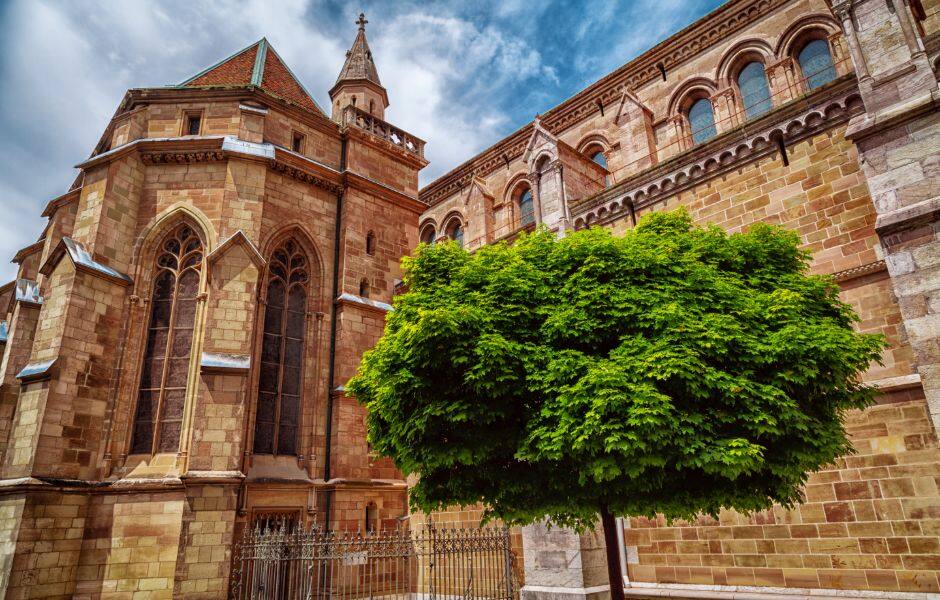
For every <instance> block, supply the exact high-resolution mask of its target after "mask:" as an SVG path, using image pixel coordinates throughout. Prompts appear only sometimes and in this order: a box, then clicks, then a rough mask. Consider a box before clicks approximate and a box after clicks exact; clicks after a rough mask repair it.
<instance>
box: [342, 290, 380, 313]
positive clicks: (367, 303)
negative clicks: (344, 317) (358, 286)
mask: <svg viewBox="0 0 940 600" xmlns="http://www.w3.org/2000/svg"><path fill="white" fill-rule="evenodd" d="M336 304H337V305H344V304H356V305H359V306H362V307H364V308H367V309H369V310H373V311H376V312H380V313H382V314H385V313H387V312H391V311H393V310H395V308H394V307H393V306H392V305H391V304H387V303H385V302H379V301H378V300H372V299H370V298H363V297H362V296H356V295H354V294H350V293H348V292H343V293H342V294H340V295H339V298H337V299H336Z"/></svg>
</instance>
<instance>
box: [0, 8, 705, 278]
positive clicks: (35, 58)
mask: <svg viewBox="0 0 940 600" xmlns="http://www.w3.org/2000/svg"><path fill="white" fill-rule="evenodd" d="M720 3H721V1H720V0H583V1H581V2H572V1H570V0H558V1H550V0H503V1H499V0H455V1H450V2H444V1H434V0H431V1H427V0H424V1H416V0H404V1H397V2H390V1H388V0H385V1H373V0H356V1H332V0H277V1H274V0H245V1H235V0H221V1H215V2H200V1H198V0H166V1H159V2H153V1H152V0H113V1H96V2H91V1H82V0H68V1H66V0H60V1H56V2H53V1H46V0H22V1H17V0H13V1H4V0H0V44H2V54H0V156H2V157H3V160H2V161H0V282H2V281H7V280H9V279H10V278H11V277H13V276H14V275H15V269H14V265H12V264H8V263H7V260H8V257H12V255H13V254H14V253H15V252H16V250H18V249H19V248H22V247H23V246H26V245H28V244H30V243H32V242H34V241H36V239H37V237H38V235H39V234H40V232H41V230H42V226H43V220H42V219H41V218H40V217H39V213H40V211H41V210H42V207H43V206H44V205H45V203H46V202H47V201H48V200H49V199H51V198H53V197H55V196H58V195H60V194H61V193H63V192H65V191H66V190H67V188H68V186H69V184H70V183H71V182H72V180H73V179H74V178H75V176H76V171H75V169H74V168H73V167H72V165H75V164H76V163H78V162H80V161H81V160H82V159H84V158H86V157H87V156H88V155H89V153H90V151H91V149H92V147H93V146H94V144H95V143H96V141H97V140H98V138H99V136H100V135H101V132H102V130H103V129H104V127H105V125H106V124H107V122H108V119H109V118H110V117H111V115H112V114H113V113H114V110H115V108H116V107H117V104H118V103H119V102H120V100H121V97H122V95H123V93H124V91H125V90H126V89H127V88H131V87H147V86H161V85H167V84H173V83H179V82H180V81H183V80H184V79H186V78H188V77H189V76H191V75H193V74H195V73H197V72H199V71H200V70H202V69H203V68H205V67H206V66H208V65H211V64H213V63H215V62H217V61H218V60H220V59H222V58H224V57H225V56H228V55H229V54H231V53H233V52H235V51H237V50H239V49H241V48H243V47H245V46H247V45H249V44H250V43H252V42H254V41H256V40H257V39H259V38H261V37H262V36H266V37H267V38H268V40H269V41H270V42H271V43H272V45H273V46H274V48H276V49H277V51H278V53H279V54H280V55H281V56H282V57H283V58H284V60H285V61H286V62H287V63H288V65H289V66H290V67H291V69H292V70H293V71H294V73H295V74H296V75H297V76H298V77H299V78H300V80H301V81H302V82H303V83H304V85H305V86H306V87H307V89H308V90H309V91H310V92H311V94H313V96H314V98H315V99H316V100H317V102H319V103H320V104H321V105H326V106H328V105H329V98H328V96H327V90H329V88H330V87H331V86H332V84H333V82H334V80H335V77H336V74H337V73H338V72H339V69H340V67H341V66H342V62H343V58H344V56H345V52H346V50H347V49H348V47H349V45H350V44H351V43H352V40H353V38H354V37H355V29H356V28H355V25H354V24H353V21H355V19H356V16H357V15H358V13H359V11H360V10H362V11H365V13H366V15H367V18H368V19H369V25H368V27H367V33H368V36H369V43H370V45H371V47H372V51H373V55H374V56H375V60H376V63H377V65H378V69H379V75H380V77H381V78H382V83H383V84H384V85H385V86H386V87H387V88H388V95H389V99H390V101H391V106H390V108H389V110H388V112H387V113H386V117H387V119H388V120H389V121H391V122H392V123H394V124H396V125H398V126H400V127H402V128H403V129H405V130H407V131H410V132H412V133H414V134H416V135H418V136H420V137H422V138H424V139H425V140H427V141H428V147H427V154H428V157H429V158H430V160H431V164H430V166H428V167H427V168H426V169H425V170H424V171H423V172H422V178H421V181H422V184H424V183H428V182H430V181H431V180H433V179H434V178H435V177H436V176H438V175H440V174H442V173H444V172H446V171H448V170H449V169H451V168H453V167H454V166H456V165H458V164H459V163H460V162H462V161H464V160H466V159H467V158H469V157H471V156H472V155H473V154H474V153H476V152H477V151H479V150H482V149H483V148H485V147H487V146H489V145H491V144H492V143H494V142H495V141H497V140H498V139H499V138H500V137H502V136H503V135H506V134H508V133H510V132H512V131H514V130H515V129H517V128H518V127H520V126H521V125H522V124H524V123H526V122H527V121H529V120H530V119H531V118H532V117H533V116H534V115H535V114H536V113H538V112H544V111H545V110H547V109H549V108H551V107H552V106H554V105H555V104H558V103H559V102H561V101H562V100H564V99H565V98H567V97H568V96H570V95H572V94H573V93H574V92H576V91H578V90H580V89H581V88H583V87H585V86H586V85H588V84H590V83H591V82H593V81H595V80H597V79H598V78H600V77H602V76H603V75H605V74H606V73H608V72H609V71H611V70H613V69H615V68H616V67H618V66H620V65H621V64H623V63H624V62H626V61H627V60H629V59H631V58H633V57H635V56H636V55H638V54H640V53H641V52H643V51H644V50H646V49H647V48H649V47H651V46H652V45H654V44H655V43H657V42H658V41H660V40H662V39H663V38H664V37H666V36H668V35H669V34H671V33H673V32H675V31H677V30H679V29H680V28H682V27H684V26H685V25H687V24H689V23H691V22H692V21H694V20H695V19H697V18H699V17H700V16H702V15H704V14H705V13H707V12H708V11H710V10H712V9H713V8H715V7H716V6H718V5H719V4H720Z"/></svg>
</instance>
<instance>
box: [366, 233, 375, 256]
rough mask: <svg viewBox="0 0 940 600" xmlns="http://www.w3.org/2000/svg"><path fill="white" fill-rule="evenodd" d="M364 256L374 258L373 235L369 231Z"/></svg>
mask: <svg viewBox="0 0 940 600" xmlns="http://www.w3.org/2000/svg"><path fill="white" fill-rule="evenodd" d="M366 254H368V255H369V256H375V234H374V233H373V232H371V231H370V232H369V233H368V235H366Z"/></svg>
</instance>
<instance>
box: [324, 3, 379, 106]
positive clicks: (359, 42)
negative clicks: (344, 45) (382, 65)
mask: <svg viewBox="0 0 940 600" xmlns="http://www.w3.org/2000/svg"><path fill="white" fill-rule="evenodd" d="M366 23H368V21H366V20H365V15H362V14H360V15H359V21H358V25H359V33H357V34H356V40H355V41H354V42H353V45H352V48H350V49H349V52H347V53H346V62H345V63H344V64H343V68H342V70H341V71H340V72H339V77H337V78H336V84H334V85H333V88H334V89H335V88H336V86H337V85H339V84H340V82H342V81H347V80H363V79H364V80H366V81H371V82H372V83H374V84H375V85H377V86H380V87H381V85H382V82H381V81H379V71H378V69H376V68H375V62H374V61H373V60H372V51H371V50H369V42H368V41H367V40H366V25H365V24H366Z"/></svg>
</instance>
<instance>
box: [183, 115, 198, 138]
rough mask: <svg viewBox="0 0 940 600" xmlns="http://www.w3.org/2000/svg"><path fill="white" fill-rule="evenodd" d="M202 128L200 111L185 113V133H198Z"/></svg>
mask: <svg viewBox="0 0 940 600" xmlns="http://www.w3.org/2000/svg"><path fill="white" fill-rule="evenodd" d="M200 129H202V115H201V114H200V113H189V114H187V115H186V135H199V131H200Z"/></svg>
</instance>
